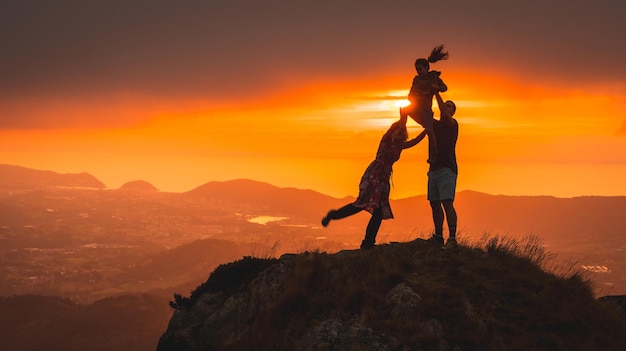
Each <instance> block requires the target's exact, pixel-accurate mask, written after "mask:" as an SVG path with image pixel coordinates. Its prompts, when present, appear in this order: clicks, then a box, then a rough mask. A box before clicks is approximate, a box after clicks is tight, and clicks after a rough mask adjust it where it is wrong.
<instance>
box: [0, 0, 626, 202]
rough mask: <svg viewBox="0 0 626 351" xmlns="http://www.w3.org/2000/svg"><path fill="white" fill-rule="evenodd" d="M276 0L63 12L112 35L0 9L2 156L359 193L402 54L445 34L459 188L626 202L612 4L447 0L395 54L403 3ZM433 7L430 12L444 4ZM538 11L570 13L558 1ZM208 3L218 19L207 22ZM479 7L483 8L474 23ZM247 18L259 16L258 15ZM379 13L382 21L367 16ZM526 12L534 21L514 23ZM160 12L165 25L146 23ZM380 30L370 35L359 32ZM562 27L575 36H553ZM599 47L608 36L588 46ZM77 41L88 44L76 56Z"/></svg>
mask: <svg viewBox="0 0 626 351" xmlns="http://www.w3.org/2000/svg"><path fill="white" fill-rule="evenodd" d="M275 2H276V3H281V4H282V5H284V6H283V7H282V8H283V11H284V13H282V14H281V15H280V16H279V15H276V16H277V17H275V18H274V17H268V18H265V19H264V16H270V15H262V16H260V17H262V18H261V19H260V20H259V19H258V18H257V17H259V16H253V15H254V11H253V10H254V9H252V10H250V9H249V10H246V11H244V10H243V9H244V8H245V7H242V6H243V5H241V4H239V2H232V3H229V4H227V5H224V4H222V5H223V6H226V7H228V6H231V7H228V8H223V9H218V10H219V11H224V13H228V12H229V11H234V13H237V14H238V15H239V16H240V17H239V18H240V25H241V27H237V28H239V30H237V31H236V30H234V28H235V27H233V26H232V25H231V24H230V23H228V22H226V21H223V22H224V23H223V25H224V26H225V27H224V28H222V29H224V30H225V29H228V30H226V31H216V32H211V31H212V30H213V28H212V27H210V26H219V25H220V23H222V22H220V21H218V20H217V19H218V17H219V18H222V17H223V16H222V15H220V16H217V15H215V12H219V11H217V10H216V9H215V8H207V9H204V8H203V9H190V8H180V9H177V10H178V12H177V11H174V12H172V10H171V9H170V8H169V7H167V6H165V5H166V2H155V4H156V5H154V6H153V7H152V10H153V12H151V13H146V12H145V11H144V10H142V9H139V8H137V9H129V10H128V11H127V12H124V15H120V13H122V12H119V11H117V9H116V8H115V7H114V6H112V7H111V8H105V7H104V5H102V6H101V8H98V9H96V10H97V11H96V10H94V9H92V8H88V7H86V6H85V7H80V8H76V9H75V12H76V13H80V14H81V15H82V16H83V17H85V18H89V16H95V17H94V18H100V17H97V16H96V15H98V16H105V17H104V18H107V17H106V16H107V15H108V16H110V19H111V20H112V19H113V18H115V23H117V25H118V26H121V27H110V28H109V27H108V26H107V23H106V21H102V22H101V23H100V22H97V21H95V20H94V21H78V22H77V23H72V21H69V22H68V21H67V20H64V16H69V14H71V13H72V11H71V10H68V12H67V14H66V13H65V12H59V13H56V12H54V9H53V8H51V9H48V10H50V11H43V10H42V11H40V12H37V13H34V12H33V13H31V12H29V11H31V10H27V9H26V8H16V9H6V8H5V9H4V10H5V11H4V14H5V16H7V13H8V14H10V15H11V14H12V15H13V17H15V18H17V19H13V17H7V18H0V19H2V20H3V22H2V23H9V24H7V26H9V27H10V28H13V30H11V31H8V32H10V34H7V31H5V32H4V34H1V35H0V39H2V40H3V42H6V43H9V45H15V46H14V47H13V48H14V50H13V51H11V52H13V53H14V57H13V56H11V55H8V56H6V57H5V58H2V59H0V73H2V75H3V76H6V77H7V79H6V80H5V83H0V92H1V93H2V95H0V163H4V164H14V165H20V166H25V167H30V168H36V169H46V170H53V171H56V172H61V173H77V172H89V173H91V174H93V175H94V176H96V177H97V178H98V179H100V180H101V181H103V182H104V183H105V184H106V186H107V187H108V188H117V187H119V186H121V185H122V184H123V183H125V182H127V181H131V180H136V179H142V180H146V181H149V182H150V183H152V184H153V185H155V186H156V187H157V188H159V189H160V190H162V191H177V192H178V191H187V190H191V189H193V188H195V187H196V186H199V185H201V184H203V183H206V182H208V181H212V180H228V179H235V178H250V179H255V180H260V181H265V182H269V183H272V184H275V185H278V186H290V187H296V188H304V189H314V190H317V191H320V192H322V193H326V194H329V195H333V196H337V197H342V196H346V195H356V194H357V192H358V182H359V179H360V177H361V175H362V172H363V171H364V169H365V168H366V167H367V165H368V163H369V162H370V161H371V160H372V158H373V157H374V155H375V152H376V148H377V145H378V141H379V139H380V137H381V136H382V134H383V133H384V131H385V130H386V128H387V127H388V126H389V125H390V124H391V123H392V122H393V121H394V120H395V119H396V118H397V102H398V99H401V98H402V97H404V96H405V95H406V94H407V92H408V88H409V86H410V82H411V79H412V76H413V75H414V74H415V73H414V70H413V68H412V62H413V61H414V59H415V58H417V56H418V55H426V54H427V53H428V52H429V51H430V49H431V48H432V47H433V46H434V45H436V44H439V43H446V45H447V47H448V50H449V51H450V54H451V58H450V60H448V61H444V62H441V63H437V64H435V65H433V67H432V68H433V69H437V70H441V71H442V72H443V75H442V77H443V78H444V80H445V81H446V83H447V84H448V86H449V91H448V92H446V93H445V96H444V98H446V99H452V100H455V101H456V103H457V106H458V111H457V115H456V116H455V117H456V118H457V120H458V121H459V124H460V137H459V142H458V147H457V155H458V161H459V170H460V174H459V181H458V190H464V189H471V190H476V191H483V192H487V193H491V194H510V195H523V194H524V195H555V196H561V197H570V196H579V195H626V181H625V180H624V179H626V152H625V151H624V150H626V72H625V69H624V66H623V62H624V61H623V60H622V59H623V58H626V53H625V52H624V49H623V47H622V46H616V45H615V44H614V43H615V42H614V41H611V39H612V38H613V39H615V38H618V37H619V35H621V34H619V33H623V31H621V32H620V31H615V30H621V29H622V28H621V27H618V28H615V27H611V26H624V25H623V24H616V23H617V22H610V23H608V22H609V21H608V19H610V18H608V19H607V16H609V17H610V16H616V15H615V12H616V8H619V9H623V6H624V5H623V4H621V3H619V2H611V1H609V2H608V3H607V4H609V5H610V6H607V8H604V9H603V8H601V6H597V8H594V10H593V11H597V14H595V15H594V14H593V13H592V14H590V13H589V11H590V10H588V9H587V8H586V7H584V6H577V5H576V6H574V5H572V6H574V7H573V8H572V9H571V13H567V11H565V13H566V14H569V16H562V19H561V20H562V23H556V21H557V19H556V18H552V20H553V21H555V22H554V23H553V22H552V20H550V21H547V20H545V18H543V17H541V15H539V14H536V12H534V8H533V5H534V6H541V5H539V2H535V1H530V2H529V3H528V4H527V5H523V6H527V7H523V8H519V9H517V10H519V11H518V12H516V14H517V13H519V14H521V15H520V16H522V18H519V19H518V18H516V17H515V16H513V12H512V10H509V9H506V8H504V7H499V6H500V5H498V4H499V2H495V1H485V2H483V3H482V4H489V5H490V7H488V9H489V10H488V11H487V10H484V9H483V10H481V11H483V12H475V14H474V16H473V17H472V14H471V13H470V12H466V10H467V11H474V10H476V9H474V8H472V9H466V8H463V6H466V5H465V3H463V2H458V3H457V5H458V6H459V7H460V8H459V9H458V11H457V12H450V13H449V14H450V16H451V17H450V18H451V19H452V18H454V21H451V22H450V23H449V25H447V26H444V27H442V29H441V31H438V32H437V33H434V34H433V38H429V40H428V41H427V42H423V43H417V44H412V45H413V47H411V48H407V45H403V44H402V43H403V42H404V41H405V39H406V38H403V37H402V36H399V34H400V33H403V32H405V31H408V32H411V30H412V28H413V30H414V32H413V33H420V31H419V30H416V28H420V27H419V26H417V25H416V24H411V25H407V26H401V25H397V23H396V22H397V21H395V20H394V19H393V18H394V17H393V16H408V15H407V14H405V13H404V11H401V10H400V9H402V8H403V6H409V7H410V6H414V5H412V3H411V2H406V1H391V2H389V3H388V4H387V5H384V6H383V5H381V4H374V3H373V2H372V3H371V4H370V3H369V2H365V3H363V2H360V3H359V4H361V5H359V6H360V7H359V10H358V11H356V10H355V8H354V7H349V6H347V5H345V7H343V6H344V5H341V6H340V5H336V6H335V5H332V4H334V2H331V1H322V2H320V3H319V4H321V5H311V4H309V5H307V6H310V7H311V8H309V9H308V10H310V11H304V10H302V9H300V8H299V7H296V6H291V5H289V3H288V2H283V1H275ZM157 3H158V4H157ZM272 3H273V2H272ZM478 3H481V2H478ZM478 3H477V4H478ZM42 4H43V5H42V6H44V5H45V6H54V5H50V4H47V5H46V4H45V3H44V2H42ZM238 4H239V5H238ZM157 5H160V6H157ZM15 6H16V7H18V6H19V5H15ZM98 6H100V5H98ZM198 6H204V5H198ZM207 6H209V5H207ZM220 6H221V5H220ZM255 6H257V5H255ZM258 6H261V5H258ZM263 6H265V5H263ZM316 6H320V7H319V8H317V7H316ZM324 6H327V7H324ZM332 6H335V7H332ZM432 6H433V9H429V10H430V11H433V16H431V17H432V18H434V17H435V15H434V14H435V13H437V11H439V10H441V9H437V8H434V7H436V6H438V5H432ZM516 6H522V5H516ZM550 6H551V5H550ZM568 6H569V5H568ZM331 7H332V12H329V11H328V10H329V9H330V8H331ZM566 9H567V8H566ZM114 10H115V11H114ZM200 10H206V12H202V11H200ZM107 11H110V13H109V12H107ZM355 11H356V12H355ZM381 11H382V12H381ZM490 11H491V12H490ZM509 11H511V12H510V13H509ZM544 11H545V12H547V13H550V12H551V11H553V13H555V14H559V13H564V12H563V8H562V7H559V6H556V5H555V6H554V8H549V7H544ZM585 11H587V12H585ZM1 12H3V11H0V13H1ZM409 12H410V11H409ZM50 13H52V15H50ZM128 13H130V15H129V14H128ZM205 13H206V15H207V16H208V17H211V16H213V15H215V16H217V17H215V19H214V20H213V21H209V20H207V19H206V18H203V17H202V16H203V14H205ZM263 13H265V12H263ZM484 13H487V14H488V15H489V16H487V17H484V18H485V19H484V20H480V19H481V18H483V17H482V16H484ZM622 13H623V12H622ZM347 14H350V16H348V17H346V15H347ZM382 14H386V16H383V15H382ZM495 14H497V15H498V16H500V17H498V16H495ZM18 15H19V16H18ZM56 15H58V18H56V17H54V16H56ZM506 15H510V16H512V17H510V21H508V22H507V21H503V20H502V19H503V17H502V16H504V17H505V18H507V17H506ZM0 16H2V15H0ZM20 16H22V18H21V20H18V19H20ZM124 16H128V18H127V17H124ZM133 16H134V17H133ZM290 16H291V17H290ZM297 16H300V17H297ZM316 16H317V17H316ZM381 16H382V17H381ZM464 16H465V17H464ZM529 16H540V17H541V18H539V17H534V18H530V17H529ZM596 17H597V19H598V22H594V23H593V25H591V24H592V23H590V22H589V21H591V20H592V19H593V18H596ZM68 18H69V17H68ZM71 18H72V19H73V18H74V17H71ZM164 18H167V19H168V21H169V22H168V21H166V22H163V21H162V20H163V19H164ZM252 18H254V21H257V20H258V21H262V20H266V21H267V22H260V23H262V24H264V26H259V25H258V23H256V22H255V23H252V21H253V19H252ZM294 18H299V20H297V21H296V20H293V19H294ZM379 18H382V19H381V20H380V21H383V22H385V23H377V24H375V25H374V24H372V23H376V22H375V21H377V20H378V19H379ZM428 18H430V17H428ZM589 18H591V19H589ZM25 19H30V20H31V21H30V22H28V21H26V20H25ZM245 19H249V22H246V21H245ZM290 19H291V20H290ZM472 19H473V20H472ZM583 19H584V21H588V22H589V23H587V25H588V26H587V27H585V28H587V29H586V30H585V31H583V28H582V27H581V26H580V25H581V22H580V21H582V20H583ZM602 19H604V21H602ZM57 20H58V21H59V22H63V23H64V26H65V27H63V28H65V29H64V32H62V33H60V34H59V35H56V36H55V35H52V34H50V35H45V33H46V32H47V31H53V32H54V31H55V30H57V26H55V25H54V24H55V23H56V21H57ZM410 20H411V17H410V16H408V17H407V21H410ZM531 20H532V21H534V22H533V23H536V26H535V27H533V28H529V27H527V26H526V24H527V23H528V22H529V21H531ZM544 20H545V21H544ZM561 20H559V21H561ZM12 21H13V22H12ZM277 21H278V22H277ZM279 21H284V22H285V23H282V22H279ZM346 21H348V22H349V23H347V22H346ZM373 21H374V22H373ZM516 22H519V23H518V24H519V25H520V26H521V27H516V26H515V23H516ZM621 22H623V21H621ZM621 22H620V23H621ZM22 23H27V24H28V23H30V27H28V26H27V24H22ZM67 23H69V24H67ZM91 23H95V24H91ZM155 23H158V25H155ZM163 23H165V26H166V27H167V26H171V28H170V27H168V28H170V31H167V32H165V31H164V32H163V33H158V31H159V30H161V28H162V27H163ZM207 23H208V24H207ZM409 23H410V22H409ZM476 23H487V24H488V25H489V26H490V27H489V26H485V27H481V26H479V25H478V24H476ZM511 23H513V24H511ZM142 24H143V26H142ZM182 24H185V25H182ZM270 24H271V25H270ZM364 24H367V26H364ZM248 25H250V26H249V27H250V28H252V29H249V28H248ZM11 26H14V27H11ZM67 26H69V27H67ZM205 26H209V27H205ZM282 26H289V27H282ZM376 26H378V27H377V28H378V32H376V31H373V32H370V33H363V35H361V32H360V31H359V30H356V28H363V30H364V31H368V30H373V29H372V27H376ZM455 26H459V27H455ZM144 27H145V28H144ZM33 28H34V29H33ZM68 28H69V29H68ZM120 28H121V29H120ZM146 28H147V29H152V28H155V31H157V33H156V34H153V33H152V31H151V30H147V29H146ZM172 28H182V29H179V30H180V31H181V32H180V33H178V32H176V30H178V29H172ZM259 28H261V29H259ZM321 28H323V30H322V29H321ZM522 28H523V30H524V32H523V33H525V34H524V36H519V33H521V32H520V30H521V29H522ZM536 28H544V29H545V28H550V31H546V32H534V31H535V29H536ZM566 29H567V33H571V34H572V37H575V41H571V42H570V41H567V40H565V39H564V37H563V35H564V33H566ZM58 30H59V31H60V30H61V29H58ZM320 30H322V32H323V33H322V32H320ZM333 30H334V31H336V32H332V31H333ZM30 31H32V32H30ZM125 31H127V32H125ZM248 31H249V32H248ZM264 31H266V32H264ZM326 31H328V33H326ZM587 31H591V32H594V31H595V33H596V34H597V35H596V36H590V37H587V36H586V33H587ZM439 32H441V33H439ZM42 33H43V34H42ZM85 33H86V34H85ZM329 33H330V34H329ZM333 33H337V35H333ZM381 33H383V34H382V35H381ZM481 33H482V34H485V33H491V34H490V35H484V36H481V35H480V34H481ZM546 33H547V34H546ZM607 33H609V34H608V35H607ZM211 34H213V35H211ZM12 35H13V36H12ZM177 35H179V36H178V37H177ZM611 35H612V37H611ZM19 36H21V37H19ZM320 36H321V37H320ZM607 36H608V38H607ZM18 37H19V38H18ZM59 38H60V39H59ZM18 39H20V40H23V41H21V43H27V44H24V45H26V48H24V47H23V46H24V45H22V46H18V44H19V43H20V41H19V40H18ZM322 39H324V40H322ZM134 40H135V41H134ZM602 40H608V42H612V43H613V45H606V46H602V48H603V50H606V52H605V53H604V54H603V55H598V52H597V51H595V52H594V50H598V47H600V45H601V41H602ZM40 42H41V43H40ZM85 43H88V44H89V45H91V46H89V45H88V46H87V48H88V49H83V48H84V47H85ZM137 43H139V44H137ZM208 43H210V45H209V44H208ZM260 43H263V44H260ZM243 44H246V45H243ZM28 45H31V46H28ZM137 45H139V49H135V48H136V46H137ZM551 45H552V46H551ZM168 47H169V48H171V50H166V49H165V48H168ZM79 48H80V49H79ZM215 48H219V50H218V51H216V50H214V49H215ZM495 48H498V50H494V49H495ZM542 48H543V49H542ZM550 49H552V50H553V51H552V52H550ZM216 52H219V53H218V54H216ZM33 54H43V56H41V55H40V56H37V57H40V60H35V58H34V56H31V55H33ZM196 60H197V61H196ZM44 62H45V64H44ZM592 63H593V64H592ZM6 82H8V83H6ZM394 97H396V98H394ZM412 123H413V122H409V127H410V129H409V132H410V134H411V135H416V134H417V133H419V132H420V130H421V129H420V128H419V127H418V126H417V125H416V124H412ZM425 159H426V144H425V143H422V144H419V145H417V146H416V147H414V148H412V149H409V150H406V151H405V152H404V153H403V155H402V158H401V159H400V161H399V162H398V163H396V165H395V167H394V175H393V183H394V188H393V190H392V197H393V198H402V197H407V196H412V195H417V194H424V193H425V191H426V176H425V173H426V171H427V164H426V163H425Z"/></svg>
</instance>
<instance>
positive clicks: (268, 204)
mask: <svg viewBox="0 0 626 351" xmlns="http://www.w3.org/2000/svg"><path fill="white" fill-rule="evenodd" d="M184 195H185V196H186V197H195V198H202V199H205V200H206V201H211V202H213V203H214V204H223V205H225V206H232V205H234V204H236V205H237V206H238V207H240V208H242V209H247V210H250V211H254V212H255V213H258V214H262V213H265V214H271V215H273V216H288V217H292V218H295V219H300V220H308V221H314V222H319V220H318V219H319V218H321V215H323V214H325V212H324V211H327V210H329V209H330V208H331V207H333V206H337V205H338V204H339V203H344V202H345V203H348V202H350V201H353V199H352V198H349V197H348V198H344V199H336V198H333V197H330V196H327V195H324V194H321V193H319V192H316V191H313V190H302V189H296V188H280V187H277V186H274V185H271V184H267V183H262V182H257V181H253V180H248V179H238V180H231V181H224V182H209V183H206V184H204V185H202V186H199V187H197V188H195V189H193V190H191V191H189V192H187V193H184ZM318 217H319V218H318Z"/></svg>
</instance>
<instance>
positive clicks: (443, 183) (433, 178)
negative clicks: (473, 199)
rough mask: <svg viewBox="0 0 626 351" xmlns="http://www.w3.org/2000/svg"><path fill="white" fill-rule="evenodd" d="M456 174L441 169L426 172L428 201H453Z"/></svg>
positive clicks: (446, 169) (445, 168)
mask: <svg viewBox="0 0 626 351" xmlns="http://www.w3.org/2000/svg"><path fill="white" fill-rule="evenodd" d="M455 193H456V174H455V173H454V172H452V170H451V169H450V168H447V167H442V168H437V169H436V170H434V171H430V172H428V201H444V200H454V194H455Z"/></svg>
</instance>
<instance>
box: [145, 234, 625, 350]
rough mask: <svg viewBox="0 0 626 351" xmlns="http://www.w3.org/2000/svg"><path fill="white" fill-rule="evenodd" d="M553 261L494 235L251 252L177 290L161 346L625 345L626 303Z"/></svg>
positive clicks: (532, 244)
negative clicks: (269, 254)
mask: <svg viewBox="0 0 626 351" xmlns="http://www.w3.org/2000/svg"><path fill="white" fill-rule="evenodd" d="M548 257H549V256H548V255H547V254H546V253H545V252H544V251H543V249H542V248H541V245H540V244H539V242H537V241H533V240H529V241H527V242H525V243H520V242H517V241H515V240H508V239H507V240H504V239H500V238H497V237H494V238H491V239H490V240H489V241H488V242H486V243H485V244H484V246H483V247H469V246H461V247H460V250H459V251H450V250H442V249H441V248H440V247H438V246H435V245H433V244H432V243H430V242H428V241H426V240H422V239H417V240H414V241H411V242H407V243H389V244H385V245H380V246H377V247H375V248H374V249H372V250H366V251H363V250H351V251H347V250H346V251H340V252H337V253H335V254H328V253H321V252H305V253H301V254H289V255H283V256H281V257H280V258H279V259H275V258H267V259H262V258H252V257H244V258H243V259H241V260H239V261H235V262H232V263H230V264H225V265H221V266H219V267H218V268H217V269H215V271H213V273H212V274H211V275H210V276H209V278H208V280H207V281H206V282H205V283H203V284H202V285H200V286H198V287H197V288H196V289H195V290H194V291H192V293H191V294H190V295H189V297H185V296H181V295H175V299H174V301H171V302H170V304H171V306H172V307H174V308H175V312H174V314H173V316H172V318H171V320H170V323H169V326H168V328H167V331H166V332H165V333H164V334H163V336H162V337H161V339H160V341H159V345H158V348H157V350H158V351H170V350H171V351H174V350H177V351H180V350H622V349H623V347H624V345H626V319H625V312H624V309H623V305H622V306H621V307H620V305H618V304H615V303H613V302H612V298H610V297H605V298H601V299H595V298H594V296H593V292H592V289H591V288H590V286H589V283H588V282H587V281H586V280H585V279H584V276H583V275H582V274H581V273H580V272H576V271H572V270H569V271H567V270H565V271H564V272H562V273H558V274H557V273H554V272H548V271H547V270H546V269H545V268H542V267H543V266H545V264H546V263H547V261H548ZM613 299H615V300H618V299H622V300H623V297H619V298H618V297H615V298H613ZM622 303H623V301H622Z"/></svg>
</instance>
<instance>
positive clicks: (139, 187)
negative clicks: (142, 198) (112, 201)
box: [120, 180, 159, 192]
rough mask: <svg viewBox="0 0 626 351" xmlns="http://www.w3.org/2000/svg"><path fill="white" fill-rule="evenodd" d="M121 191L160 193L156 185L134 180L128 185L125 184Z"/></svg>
mask: <svg viewBox="0 0 626 351" xmlns="http://www.w3.org/2000/svg"><path fill="white" fill-rule="evenodd" d="M120 190H125V191H148V192H150V191H159V190H158V189H157V188H156V187H155V186H154V185H152V184H150V183H148V182H146V181H145V180H133V181H130V182H127V183H124V184H123V185H122V186H121V187H120Z"/></svg>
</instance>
